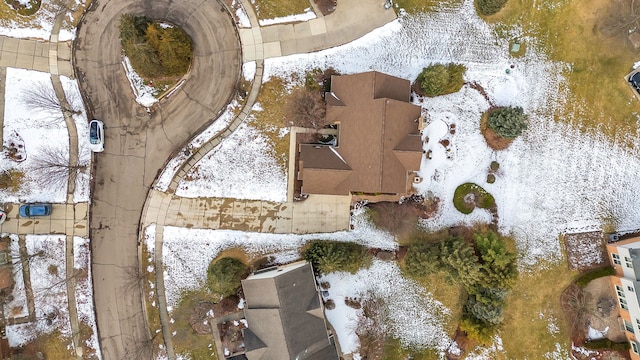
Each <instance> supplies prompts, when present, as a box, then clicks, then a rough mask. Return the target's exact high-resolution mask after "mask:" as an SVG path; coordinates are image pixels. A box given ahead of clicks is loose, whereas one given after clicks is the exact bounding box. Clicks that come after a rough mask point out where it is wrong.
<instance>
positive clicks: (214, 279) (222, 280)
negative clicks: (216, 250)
mask: <svg viewBox="0 0 640 360" xmlns="http://www.w3.org/2000/svg"><path fill="white" fill-rule="evenodd" d="M247 271H248V268H247V265H245V264H244V263H242V261H240V260H238V259H236V258H230V257H225V258H222V259H219V260H217V261H216V260H214V261H213V262H212V263H211V264H209V268H208V269H207V286H208V287H209V290H211V292H212V293H214V294H216V295H217V296H220V297H221V298H223V297H227V296H231V295H234V294H235V293H236V292H237V290H238V288H239V287H240V285H241V283H240V280H242V278H243V277H245V276H246V274H247Z"/></svg>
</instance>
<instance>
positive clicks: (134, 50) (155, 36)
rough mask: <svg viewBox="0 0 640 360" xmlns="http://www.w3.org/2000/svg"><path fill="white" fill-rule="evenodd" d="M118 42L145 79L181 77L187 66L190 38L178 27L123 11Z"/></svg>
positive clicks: (189, 56)
mask: <svg viewBox="0 0 640 360" xmlns="http://www.w3.org/2000/svg"><path fill="white" fill-rule="evenodd" d="M120 41H121V43H122V48H123V50H124V54H125V55H126V56H127V57H128V58H129V61H130V62H131V65H132V66H133V68H134V69H135V70H136V72H137V73H138V74H139V75H141V76H142V77H144V78H146V79H147V80H153V79H157V78H165V77H176V76H182V75H183V74H184V73H186V72H187V70H188V69H189V66H191V57H192V54H193V49H192V45H191V39H190V38H189V36H187V34H186V33H185V32H184V31H183V30H182V29H180V28H179V27H176V26H173V25H168V24H161V23H157V22H154V21H152V20H151V19H149V18H147V17H145V16H134V15H131V14H125V15H123V16H122V17H121V18H120Z"/></svg>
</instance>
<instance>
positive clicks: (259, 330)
mask: <svg viewBox="0 0 640 360" xmlns="http://www.w3.org/2000/svg"><path fill="white" fill-rule="evenodd" d="M242 290H243V292H244V296H245V300H246V303H245V308H244V315H245V318H246V320H247V325H248V328H246V329H244V331H243V334H244V343H245V350H246V356H247V358H248V359H249V360H286V359H313V360H338V354H337V351H336V348H335V345H334V344H333V343H332V342H331V341H330V340H329V335H328V332H327V325H326V323H325V320H324V313H323V308H322V303H321V301H320V295H319V293H318V290H317V288H316V283H315V279H314V275H313V269H312V268H311V264H309V263H306V262H299V263H295V264H291V265H287V266H281V267H278V268H274V269H272V270H269V271H265V272H259V273H257V274H253V275H251V276H249V277H248V278H247V279H245V280H242Z"/></svg>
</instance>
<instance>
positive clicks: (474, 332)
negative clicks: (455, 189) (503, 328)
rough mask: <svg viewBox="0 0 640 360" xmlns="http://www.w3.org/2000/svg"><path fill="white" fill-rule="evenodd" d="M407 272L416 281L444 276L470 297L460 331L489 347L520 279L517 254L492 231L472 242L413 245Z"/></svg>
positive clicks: (457, 240)
mask: <svg viewBox="0 0 640 360" xmlns="http://www.w3.org/2000/svg"><path fill="white" fill-rule="evenodd" d="M405 271H406V273H407V274H408V275H409V276H412V277H415V278H423V277H425V276H427V275H429V274H432V273H436V272H442V273H443V274H444V277H445V278H446V279H448V280H449V281H450V282H451V283H456V284H460V285H461V286H462V287H463V288H464V289H465V291H466V293H467V300H466V304H465V305H464V309H463V317H462V321H461V323H460V328H461V329H462V330H463V331H466V332H467V334H468V335H469V337H471V338H474V339H476V340H478V341H480V342H482V343H490V342H491V338H492V336H493V334H494V332H495V330H496V329H497V327H498V326H499V325H500V324H501V322H502V320H503V316H504V310H503V308H504V305H505V300H506V297H507V295H508V294H509V290H510V289H511V287H512V286H513V284H514V283H515V281H516V279H517V276H518V269H517V267H516V254H515V253H512V252H510V251H509V250H508V249H507V245H506V241H505V239H504V238H502V237H501V236H499V235H498V234H496V233H494V232H493V231H486V232H479V233H475V234H473V240H472V241H467V240H465V239H463V238H459V237H449V238H447V239H445V240H443V241H440V242H435V243H422V244H417V245H412V246H410V247H409V249H408V251H407V256H406V259H405Z"/></svg>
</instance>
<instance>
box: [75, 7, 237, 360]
mask: <svg viewBox="0 0 640 360" xmlns="http://www.w3.org/2000/svg"><path fill="white" fill-rule="evenodd" d="M124 13H133V14H145V15H147V16H148V17H150V18H154V19H162V20H165V21H169V22H172V23H175V24H177V25H179V26H181V27H182V28H183V29H184V30H185V31H186V32H187V33H188V34H189V35H190V36H191V38H192V40H193V43H194V53H195V56H194V62H193V67H192V70H191V73H190V74H189V76H188V80H187V82H186V83H185V84H184V85H183V86H182V88H181V89H180V90H179V91H177V92H175V93H174V94H173V95H172V96H171V98H170V99H167V100H166V101H164V102H163V103H162V104H161V105H160V106H159V107H158V108H157V109H156V110H155V111H154V112H153V113H151V114H148V113H147V112H146V110H145V109H144V108H143V107H141V106H139V105H137V104H136V103H135V101H134V98H133V94H132V91H131V89H130V87H129V84H128V81H127V79H126V76H125V73H124V70H123V68H122V65H121V64H120V51H121V48H120V44H119V42H120V40H119V38H118V31H117V27H118V21H119V18H120V15H122V14H124ZM74 57H75V62H74V63H75V66H76V74H77V76H78V78H79V80H80V84H81V87H82V90H83V91H82V92H83V95H84V96H85V102H86V103H87V106H88V108H89V109H90V110H89V112H90V113H92V114H93V116H94V117H96V118H99V119H102V120H103V121H104V123H105V128H106V130H105V133H106V139H105V152H104V153H101V154H97V155H96V157H95V158H94V160H95V162H94V164H96V166H95V188H94V192H93V204H92V206H91V222H90V224H91V239H92V254H93V261H92V266H93V269H92V270H93V285H94V295H95V307H96V313H97V323H98V332H99V337H100V344H101V348H102V355H103V358H104V359H107V360H111V359H134V358H135V357H136V354H137V350H138V349H139V348H140V347H141V346H142V345H143V343H144V341H145V340H146V339H147V338H148V334H147V330H146V317H145V316H144V312H143V306H144V305H143V301H142V299H141V294H140V293H139V292H137V291H125V290H124V289H123V283H125V282H126V281H127V269H130V268H132V267H137V266H138V254H137V240H138V223H139V220H140V216H141V211H142V208H143V205H144V201H145V198H146V195H147V191H148V190H149V187H150V186H151V184H152V182H153V180H154V178H155V177H156V175H157V173H158V171H159V170H160V169H161V168H162V167H163V164H164V163H165V161H166V160H167V159H168V158H169V156H170V155H171V154H172V153H173V152H174V151H177V150H178V149H180V148H181V147H182V146H183V145H184V144H185V142H186V141H188V140H189V139H190V138H191V137H192V136H193V135H195V134H197V133H198V132H199V130H200V129H201V128H203V127H204V126H206V125H208V124H209V123H210V122H211V121H212V119H215V118H216V117H217V115H218V114H219V113H220V111H221V110H222V108H223V107H224V106H225V105H226V104H227V103H228V102H229V101H230V99H231V96H232V95H233V93H234V91H235V88H236V84H237V82H238V79H239V76H240V69H241V53H240V43H239V40H238V36H237V34H236V31H235V28H234V26H233V23H232V20H231V17H230V16H229V15H228V13H227V12H226V11H225V10H224V6H223V5H222V4H221V3H219V2H217V1H216V0H204V1H202V0H200V1H194V0H153V1H151V0H144V1H134V0H124V1H113V0H111V1H98V2H94V3H93V4H92V9H91V10H89V11H88V12H87V13H86V14H85V18H84V19H83V21H82V23H81V25H80V27H79V30H78V35H77V39H76V41H75V43H74Z"/></svg>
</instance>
